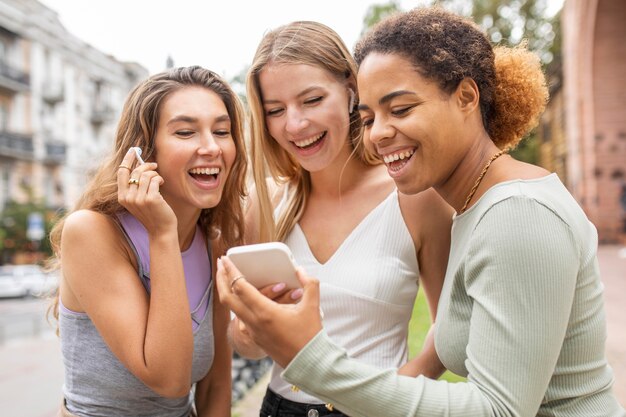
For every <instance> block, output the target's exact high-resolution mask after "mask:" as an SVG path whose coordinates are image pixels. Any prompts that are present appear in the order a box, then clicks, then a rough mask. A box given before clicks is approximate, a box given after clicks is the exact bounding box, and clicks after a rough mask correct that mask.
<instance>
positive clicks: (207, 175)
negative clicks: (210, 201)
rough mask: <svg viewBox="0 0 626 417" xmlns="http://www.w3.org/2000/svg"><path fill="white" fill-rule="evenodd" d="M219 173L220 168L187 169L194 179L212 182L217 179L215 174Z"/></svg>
mask: <svg viewBox="0 0 626 417" xmlns="http://www.w3.org/2000/svg"><path fill="white" fill-rule="evenodd" d="M219 174H220V168H217V167H214V168H194V169H190V170H189V175H191V176H192V177H193V178H194V179H195V180H197V181H199V182H213V181H216V180H217V176H218V175H219Z"/></svg>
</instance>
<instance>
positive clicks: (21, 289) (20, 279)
mask: <svg viewBox="0 0 626 417" xmlns="http://www.w3.org/2000/svg"><path fill="white" fill-rule="evenodd" d="M0 276H2V277H4V279H3V281H4V287H5V290H4V291H2V290H1V286H2V284H0V297H3V296H4V297H25V296H33V297H42V296H46V295H48V294H50V293H51V292H52V291H53V290H54V289H55V288H56V287H57V285H58V279H57V276H56V274H51V273H47V272H45V271H44V270H43V268H42V267H40V266H39V265H34V264H28V265H4V266H0ZM3 294H6V295H3Z"/></svg>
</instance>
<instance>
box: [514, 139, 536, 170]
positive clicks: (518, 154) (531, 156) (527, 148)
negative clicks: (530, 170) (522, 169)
mask: <svg viewBox="0 0 626 417" xmlns="http://www.w3.org/2000/svg"><path fill="white" fill-rule="evenodd" d="M539 145H540V144H539V138H538V137H537V135H536V134H535V133H531V134H530V135H529V136H527V137H525V138H524V139H522V140H521V142H520V143H519V145H517V147H516V148H515V149H513V150H512V151H511V152H510V154H511V156H512V157H513V158H515V159H517V160H518V161H524V162H528V163H529V164H533V165H539Z"/></svg>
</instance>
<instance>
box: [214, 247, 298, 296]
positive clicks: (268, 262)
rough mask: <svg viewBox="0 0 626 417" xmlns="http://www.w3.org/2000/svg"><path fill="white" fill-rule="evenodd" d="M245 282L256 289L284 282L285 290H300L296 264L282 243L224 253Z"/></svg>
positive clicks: (287, 248)
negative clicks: (243, 277)
mask: <svg viewBox="0 0 626 417" xmlns="http://www.w3.org/2000/svg"><path fill="white" fill-rule="evenodd" d="M226 256H228V258H229V259H230V260H231V261H232V262H233V263H234V264H235V266H236V267H237V269H239V271H240V272H241V273H242V275H243V276H245V278H246V280H247V281H248V282H249V283H250V284H252V285H254V286H255V287H257V288H262V287H265V286H266V285H270V284H277V283H279V282H284V283H285V284H287V288H300V287H301V286H302V285H300V281H298V278H297V276H296V262H295V260H294V258H293V255H292V254H291V251H290V250H289V247H288V246H287V245H285V244H284V243H282V242H268V243H258V244H255V245H244V246H235V247H232V248H230V249H229V250H228V251H227V252H226Z"/></svg>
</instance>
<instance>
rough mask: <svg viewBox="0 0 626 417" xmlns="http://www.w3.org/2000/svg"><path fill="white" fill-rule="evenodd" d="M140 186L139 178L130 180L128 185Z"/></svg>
mask: <svg viewBox="0 0 626 417" xmlns="http://www.w3.org/2000/svg"><path fill="white" fill-rule="evenodd" d="M133 184H134V185H139V180H138V179H137V178H131V179H129V180H128V185H133Z"/></svg>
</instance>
